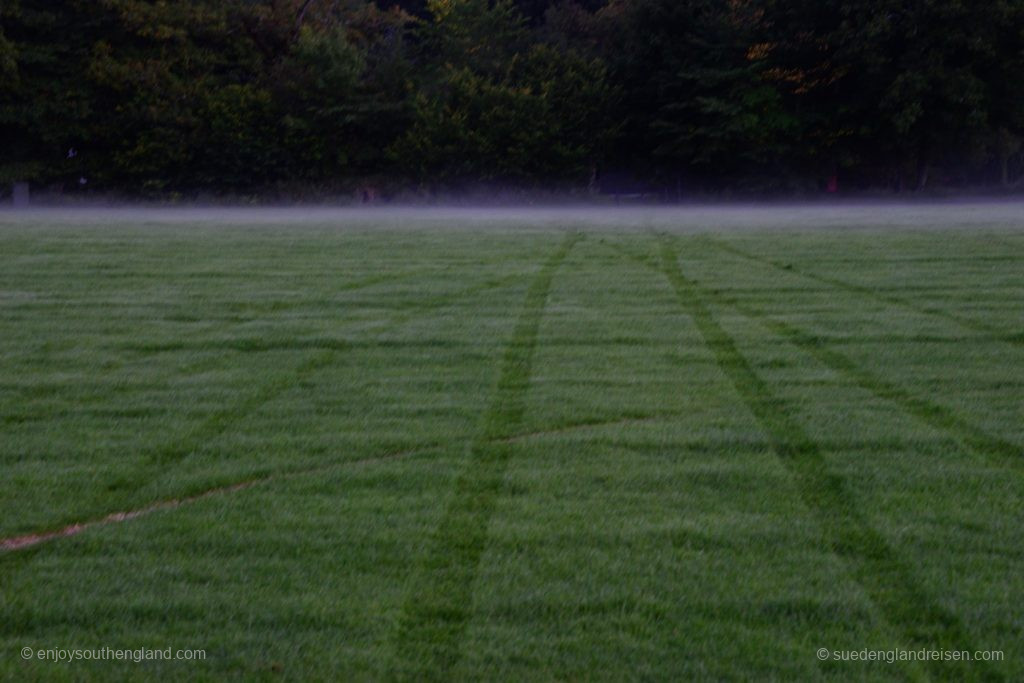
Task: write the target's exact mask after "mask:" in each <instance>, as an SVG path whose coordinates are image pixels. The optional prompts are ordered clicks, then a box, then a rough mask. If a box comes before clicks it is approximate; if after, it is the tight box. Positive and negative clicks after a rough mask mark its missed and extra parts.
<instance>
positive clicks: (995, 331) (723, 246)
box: [704, 237, 1024, 345]
mask: <svg viewBox="0 0 1024 683" xmlns="http://www.w3.org/2000/svg"><path fill="white" fill-rule="evenodd" d="M704 241H705V242H707V243H708V244H711V245H712V246H714V247H715V248H716V249H720V250H721V251H725V252H728V253H730V254H733V255H736V256H740V257H742V258H745V259H748V260H750V261H754V262H756V263H760V264H763V265H767V266H770V267H772V268H774V269H776V270H780V271H782V272H785V273H795V274H797V275H800V276H801V277H805V278H807V279H809V280H814V281H815V282H820V283H822V284H825V285H828V286H829V287H834V288H836V289H842V290H845V291H847V292H851V293H854V294H858V295H860V296H866V297H868V298H871V299H874V300H876V301H879V302H881V303H884V304H889V305H892V306H901V307H903V308H906V309H908V310H911V311H914V312H915V313H920V314H922V315H930V316H934V317H937V318H942V319H943V320H946V321H949V322H953V323H956V324H957V325H960V326H961V327H964V328H966V329H969V330H971V331H973V332H980V333H982V334H984V335H986V336H991V337H993V338H994V339H996V340H998V341H1001V342H1006V343H1008V344H1016V345H1021V344H1024V335H1022V334H1010V333H1008V332H1006V330H1001V329H999V328H998V327H995V326H993V325H990V324H988V323H986V322H982V321H980V320H976V319H974V318H969V317H967V316H964V315H959V314H957V313H953V312H952V311H947V310H944V309H941V308H926V307H924V306H919V305H917V304H915V303H914V302H912V301H910V300H908V299H904V298H903V297H900V296H894V295H892V294H883V293H882V292H879V291H878V290H876V289H874V288H872V287H865V286H864V285H858V284H854V283H852V282H846V281H845V280H840V279H839V278H835V277H829V276H827V275H819V274H817V273H814V272H811V271H809V270H803V269H800V268H796V267H795V266H792V265H786V264H782V263H779V262H777V261H774V260H772V259H769V258H765V257H763V256H757V255H755V254H750V253H747V252H746V251H744V250H742V249H740V248H739V247H736V246H734V245H732V244H729V243H728V242H723V241H721V240H716V239H713V238H711V237H705V238H704Z"/></svg>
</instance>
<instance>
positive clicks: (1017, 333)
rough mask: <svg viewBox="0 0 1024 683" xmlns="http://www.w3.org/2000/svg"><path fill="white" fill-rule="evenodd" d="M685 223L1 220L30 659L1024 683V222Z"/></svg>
mask: <svg viewBox="0 0 1024 683" xmlns="http://www.w3.org/2000/svg"><path fill="white" fill-rule="evenodd" d="M656 227H657V230H656V231H654V230H652V231H649V232H643V231H636V230H634V231H625V232H616V231H615V230H609V229H607V226H605V229H601V230H593V229H590V228H588V227H587V226H585V225H575V226H573V225H566V226H565V229H556V228H555V227H552V226H547V227H538V226H536V225H534V226H532V227H530V226H526V227H522V226H520V227H516V226H514V225H498V226H494V225H492V226H490V227H489V228H488V229H480V230H474V229H471V228H466V227H465V226H453V227H450V228H446V227H444V226H437V227H434V228H429V229H428V228H416V229H408V230H405V229H401V228H399V229H396V227H395V226H388V228H387V229H382V230H374V229H371V227H370V226H363V227H362V228H359V229H349V230H338V229H332V228H329V227H322V226H321V227H317V226H315V225H290V226H288V227H282V228H274V227H272V226H266V225H264V226H258V227H252V226H241V225H238V226H222V227H215V226H200V225H165V226H160V227H154V226H139V227H133V226H131V225H126V224H120V225H113V226H110V227H108V228H106V229H104V228H101V227H97V226H85V225H77V226H76V225H70V224H66V225H29V224H17V223H14V224H10V225H4V226H0V467H2V472H3V476H2V477H0V537H2V538H12V537H15V536H19V535H23V534H30V533H37V532H45V531H51V530H57V529H60V528H62V527H64V526H66V525H69V524H73V523H78V522H87V521H93V520H100V519H102V518H104V517H105V516H107V515H109V514H111V513H116V512H121V511H130V510H136V509H142V508H146V507H147V506H150V505H153V504H154V503H160V502H163V501H169V500H173V499H186V498H190V497H192V496H200V495H201V494H203V493H204V492H207V491H211V490H214V489H220V488H222V487H231V486H233V485H235V484H239V483H243V482H252V485H251V486H248V487H246V488H241V489H230V490H224V491H218V492H214V493H213V494H211V495H208V496H203V497H200V498H197V499H194V500H189V501H188V502H186V503H185V504H182V505H179V506H166V507H162V508H160V509H158V510H155V511H153V512H151V513H150V514H146V515H144V516H140V517H137V518H134V519H130V520H128V521H126V522H124V523H120V524H106V525H97V526H94V527H91V528H89V529H87V530H85V531H83V532H82V533H79V534H77V535H73V536H68V537H62V538H56V539H52V540H49V541H47V542H45V543H40V544H38V545H35V546H32V547H29V548H24V549H19V550H8V551H2V550H0V679H11V680H33V679H46V680H82V679H86V680H103V681H106V680H121V679H127V680H135V679H151V678H153V677H159V678H161V679H194V678H207V679H221V678H223V677H225V676H227V677H231V676H235V677H243V678H266V679H268V680H269V679H275V680H276V679H279V678H282V679H290V680H358V679H366V680H474V681H475V680H495V679H497V680H552V679H559V680H564V679H568V680H622V679H630V680H632V679H643V680H689V679H695V678H696V679H708V680H721V679H737V680H751V679H754V680H760V679H779V680H801V681H803V680H817V679H832V680H849V679H871V680H876V679H878V680H905V679H913V680H957V681H959V680H973V679H977V680H1007V681H1010V680H1021V679H1022V678H1024V616H1022V615H1024V523H1022V520H1024V480H1022V474H1024V398H1022V397H1024V307H1022V303H1024V267H1022V266H1024V238H1022V236H1021V233H1020V232H1018V231H1016V229H1015V226H1009V225H1008V226H1006V227H1005V228H999V229H997V228H990V229H987V230H979V229H969V230H968V229H963V230H955V229H946V230H943V231H941V232H929V231H923V230H917V231H915V230H909V229H899V230H896V229H894V230H888V231H887V230H879V229H872V230H861V231H818V232H815V231H810V230H794V231H789V232H777V231H776V232H750V231H723V232H698V233H694V234H689V233H688V234H679V233H673V232H672V231H671V230H665V229H663V228H664V227H665V226H656ZM23 647H31V648H32V649H33V650H37V649H47V648H101V647H110V648H117V649H134V648H141V647H146V648H153V649H162V648H166V647H173V648H175V649H178V648H201V649H205V650H206V653H207V654H206V659H205V660H204V661H201V662H184V661H172V662H146V663H133V662H115V661H101V662H84V661H78V662H73V663H70V664H69V663H53V662H41V661H38V660H36V659H32V660H28V661H26V660H23V659H22V657H21V655H20V651H21V649H22V648H23ZM822 647H824V648H828V649H829V650H864V649H871V650H892V649H896V648H904V649H912V650H920V649H922V648H927V649H940V648H941V649H947V650H969V651H974V650H1001V651H1002V652H1003V657H1004V659H1003V660H1002V661H997V662H918V663H906V662H904V663H900V662H897V663H892V664H890V663H885V662H836V661H824V662H823V661H819V659H818V657H817V656H816V651H817V650H818V649H819V648H822Z"/></svg>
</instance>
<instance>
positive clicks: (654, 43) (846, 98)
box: [0, 0, 1024, 196]
mask: <svg viewBox="0 0 1024 683" xmlns="http://www.w3.org/2000/svg"><path fill="white" fill-rule="evenodd" d="M1022 67H1024V0H989V1H987V2H973V1H970V0H928V1H927V2H926V1H924V0H911V1H907V0H404V1H397V2H370V1H368V0H182V1H181V2H173V3H169V2H157V1H154V0H64V1H63V2H53V1H50V0H4V2H3V3H2V4H0V141H2V144H0V149H2V156H0V182H2V183H6V182H10V181H14V180H28V181H31V182H33V183H36V184H37V185H42V186H46V187H49V188H51V189H54V190H56V191H61V192H91V191H99V192H119V193H134V194H149V195H155V196H159V195H164V194H174V193H189V192H200V191H204V192H260V191H265V190H267V189H270V188H276V187H281V188H286V187H289V186H291V187H302V186H313V187H321V188H333V189H339V190H342V189H345V188H354V187H360V186H365V185H368V184H369V185H373V186H374V187H381V188H390V189H398V188H404V187H415V188H425V189H430V188H444V187H456V186H466V185H472V184H474V183H493V184H510V185H514V186H519V187H525V188H530V187H544V188H550V187H559V188H563V189H568V190H571V189H574V188H581V189H582V188H586V187H587V186H588V185H591V186H592V185H593V183H594V181H595V178H598V177H600V176H602V175H608V176H613V175H620V176H628V177H630V178H632V179H633V182H635V183H640V184H641V185H642V186H643V187H646V188H649V189H651V190H652V191H661V192H665V193H669V191H670V190H671V191H672V192H685V191H688V190H702V191H704V190H708V191H714V190H716V189H722V188H734V187H745V188H756V189H762V190H780V191H791V190H793V189H805V190H806V189H813V188H816V187H824V186H825V182H826V180H827V179H829V178H832V179H835V178H838V179H839V180H840V181H841V186H842V187H861V188H892V189H905V190H911V189H915V188H921V187H925V186H928V185H934V184H941V185H948V186H966V185H984V184H993V185H996V184H1002V185H1012V184H1015V183H1017V182H1019V180H1020V178H1021V177H1022V176H1024V153H1022V143H1024V94H1022V90H1021V88H1020V87H1019V86H1018V80H1019V74H1020V73H1022Z"/></svg>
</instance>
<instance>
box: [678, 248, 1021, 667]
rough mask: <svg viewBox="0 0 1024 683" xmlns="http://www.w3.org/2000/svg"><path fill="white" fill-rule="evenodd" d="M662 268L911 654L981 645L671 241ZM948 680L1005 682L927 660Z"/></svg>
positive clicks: (832, 545)
mask: <svg viewBox="0 0 1024 683" xmlns="http://www.w3.org/2000/svg"><path fill="white" fill-rule="evenodd" d="M660 247H661V261H662V271H663V273H664V275H665V277H666V278H667V279H668V281H669V283H670V284H671V286H672V289H673V290H674V291H675V293H676V297H677V298H678V300H679V303H680V305H681V307H682V308H683V309H684V310H685V311H686V312H687V313H688V314H689V315H690V317H691V318H692V319H693V321H694V324H695V325H696V327H697V329H698V330H699V331H700V333H701V336H702V337H703V339H704V342H705V343H706V344H707V346H708V348H709V349H710V350H711V352H712V354H713V355H714V358H715V361H716V363H717V364H718V366H719V367H720V368H721V369H722V372H723V373H724V374H725V375H726V376H727V377H728V378H729V379H730V381H731V382H732V384H733V385H734V386H735V388H736V391H737V392H738V393H739V395H740V397H741V398H742V400H743V402H744V403H745V404H746V406H747V408H748V409H749V410H750V411H751V413H752V414H753V415H754V417H755V418H756V419H757V421H758V423H760V425H761V427H762V428H763V429H764V431H765V433H766V435H767V437H768V440H769V443H771V445H772V449H773V450H774V451H775V453H776V454H777V455H778V457H779V459H780V460H781V461H782V463H783V465H785V467H786V469H787V470H789V472H790V474H791V476H792V477H793V479H794V480H795V482H796V484H797V488H798V490H799V492H800V495H801V498H802V499H803V501H804V503H805V504H806V505H807V507H808V508H810V510H811V511H812V512H813V513H814V514H815V516H816V517H817V519H818V521H819V523H820V524H821V527H822V531H823V534H824V540H825V542H826V544H827V545H828V547H829V549H830V550H831V551H832V552H833V553H835V554H836V555H837V556H838V557H840V558H842V559H843V560H844V561H845V563H846V564H847V566H848V567H849V568H850V571H851V573H852V575H853V577H854V578H855V580H856V581H857V582H858V583H859V584H860V585H861V586H862V587H863V588H864V590H865V592H866V593H867V594H868V596H870V598H871V600H872V602H873V603H874V604H875V605H876V606H877V607H878V609H879V610H880V611H881V613H882V614H883V615H884V617H885V619H886V621H887V622H888V624H889V625H890V626H891V627H893V628H894V629H895V630H896V632H897V633H899V635H900V637H901V638H902V640H903V642H902V643H901V644H902V645H903V646H905V647H907V648H909V649H922V648H925V649H929V650H934V649H946V650H970V651H974V650H975V648H974V647H973V645H972V644H971V642H970V638H969V637H968V634H967V632H966V630H965V629H964V627H963V625H962V624H961V623H960V621H959V619H958V618H957V617H956V615H955V614H952V613H950V612H949V611H947V610H946V609H945V608H943V607H942V606H941V605H940V604H938V603H936V602H935V601H934V600H932V598H931V597H930V596H929V595H928V594H927V593H926V592H925V591H924V590H923V589H922V588H921V587H920V586H919V585H918V583H917V581H916V579H915V578H914V575H913V572H912V571H911V569H910V567H909V566H908V565H907V564H906V562H905V561H903V560H902V559H901V558H900V557H899V555H898V554H897V552H896V551H895V550H893V548H892V546H890V545H889V544H888V542H887V541H886V540H885V538H884V537H883V536H882V535H881V534H880V533H879V532H878V531H877V530H875V529H874V528H873V527H872V526H871V525H870V524H869V522H868V521H867V520H866V519H865V518H864V516H863V515H862V514H861V512H860V510H859V509H858V507H857V505H856V503H855V501H854V499H853V497H852V496H851V495H850V493H849V492H848V490H847V488H846V486H845V485H844V482H843V479H842V477H840V476H839V475H837V474H835V473H834V472H832V471H831V470H830V469H829V467H828V464H827V462H826V460H825V457H824V455H823V454H822V452H821V449H820V448H819V447H818V445H817V444H816V443H815V442H814V441H813V440H812V439H811V438H810V437H809V436H808V435H807V433H806V432H805V431H804V430H803V429H802V428H801V427H800V425H799V424H798V423H797V422H796V420H794V419H793V418H792V417H791V416H790V415H789V414H788V413H787V412H786V411H785V410H784V409H783V408H782V407H781V405H782V403H781V402H780V401H779V399H778V398H777V397H776V396H775V395H774V394H773V393H772V391H771V389H770V388H769V387H768V385H767V384H766V383H765V382H764V380H762V379H761V377H760V376H759V375H758V374H757V373H756V372H754V369H753V368H752V367H751V365H750V363H749V362H748V361H747V359H746V358H745V357H744V356H743V354H741V353H740V351H739V349H737V347H736V344H735V342H734V341H733V339H732V337H730V336H729V334H728V333H727V332H726V331H725V329H724V328H723V327H722V326H721V325H720V324H719V323H718V321H717V320H715V318H714V316H713V315H712V314H711V311H710V309H708V307H707V306H706V305H705V303H704V301H703V300H702V297H701V290H700V289H699V288H698V287H697V286H696V283H694V282H693V281H691V280H689V279H687V278H686V277H685V276H684V275H683V273H682V271H681V270H680V268H679V264H678V259H677V255H676V252H675V250H674V249H673V247H672V245H671V243H670V242H669V241H668V238H666V237H664V236H660ZM925 667H926V669H927V671H928V672H929V673H930V674H931V675H933V676H934V677H935V678H937V679H943V680H958V681H959V680H976V679H982V680H1002V676H1001V675H1000V674H999V673H998V672H997V671H995V670H994V669H992V668H991V666H990V665H988V664H986V663H984V662H965V663H961V662H926V663H925Z"/></svg>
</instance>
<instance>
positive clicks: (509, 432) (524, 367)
mask: <svg viewBox="0 0 1024 683" xmlns="http://www.w3.org/2000/svg"><path fill="white" fill-rule="evenodd" d="M579 239H581V235H579V234H577V233H570V234H568V235H567V236H566V238H565V240H564V241H563V242H562V244H561V246H560V247H559V248H558V250H557V251H556V252H555V253H554V254H553V255H552V256H551V257H550V258H549V259H548V261H547V263H545V265H544V266H543V268H542V269H541V270H540V272H539V273H538V275H537V277H536V278H535V279H534V281H533V283H532V284H531V285H530V288H529V291H528V292H527V294H526V301H525V303H524V304H523V308H522V311H521V313H520V315H519V320H518V322H517V323H516V327H515V331H514V332H513V335H512V339H511V340H510V342H509V343H508V346H507V347H506V348H505V354H504V358H503V360H502V364H501V373H500V375H499V379H498V384H497V388H496V391H495V394H494V396H493V398H492V401H491V404H490V406H489V407H488V408H487V411H486V412H485V413H484V416H483V424H482V426H481V429H480V432H479V434H478V436H477V438H476V439H475V440H474V441H473V443H472V444H471V445H470V447H469V462H468V463H467V465H466V467H465V469H464V470H463V471H462V473H461V474H460V475H459V477H458V479H457V480H456V481H455V485H454V492H453V493H452V497H451V499H450V500H449V502H448V505H447V507H446V509H445V511H444V514H443V516H442V518H441V521H440V523H439V524H438V526H437V528H436V529H435V531H434V533H433V536H432V538H431V541H430V545H429V547H428V549H427V551H426V554H425V556H424V557H423V559H422V560H421V561H420V563H419V566H418V567H417V568H416V569H415V570H414V572H413V583H412V589H411V591H410V594H409V596H408V599H407V600H406V602H405V605H404V607H403V611H402V613H401V615H400V618H399V623H398V631H397V633H396V644H395V650H396V655H397V670H395V671H393V672H391V674H392V677H394V678H398V679H403V680H406V679H408V680H418V681H419V680H443V679H446V678H448V674H449V672H450V671H451V670H452V668H453V667H454V666H455V665H456V664H457V663H458V661H459V658H460V656H461V641H462V638H463V634H464V633H465V630H466V625H467V623H468V621H469V618H470V614H471V609H472V598H473V584H474V583H475V580H476V576H477V572H478V568H479V564H480V557H481V555H482V554H483V551H484V548H485V546H486V544H487V534H488V527H489V526H490V521H491V517H492V515H493V514H494V508H495V505H496V503H497V498H498V496H499V494H500V491H501V488H502V486H503V484H504V480H505V471H506V469H507V467H508V461H509V458H510V456H511V452H512V449H513V448H514V445H513V444H512V443H510V442H509V438H510V437H512V436H514V435H515V432H516V430H517V428H518V427H519V426H520V424H521V423H522V419H523V413H524V411H525V409H526V403H525V398H526V392H527V389H528V387H529V383H530V375H531V372H532V365H533V355H534V349H535V347H536V344H537V332H538V330H539V328H540V323H541V320H542V318H543V316H544V309H545V307H546V305H547V300H548V295H549V292H550V290H551V284H552V281H553V280H554V276H555V273H556V271H557V270H558V268H559V267H560V266H561V265H562V263H563V262H564V261H565V259H566V257H568V255H569V252H570V251H571V250H572V248H573V246H574V245H575V244H576V242H577V241H578V240H579Z"/></svg>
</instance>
